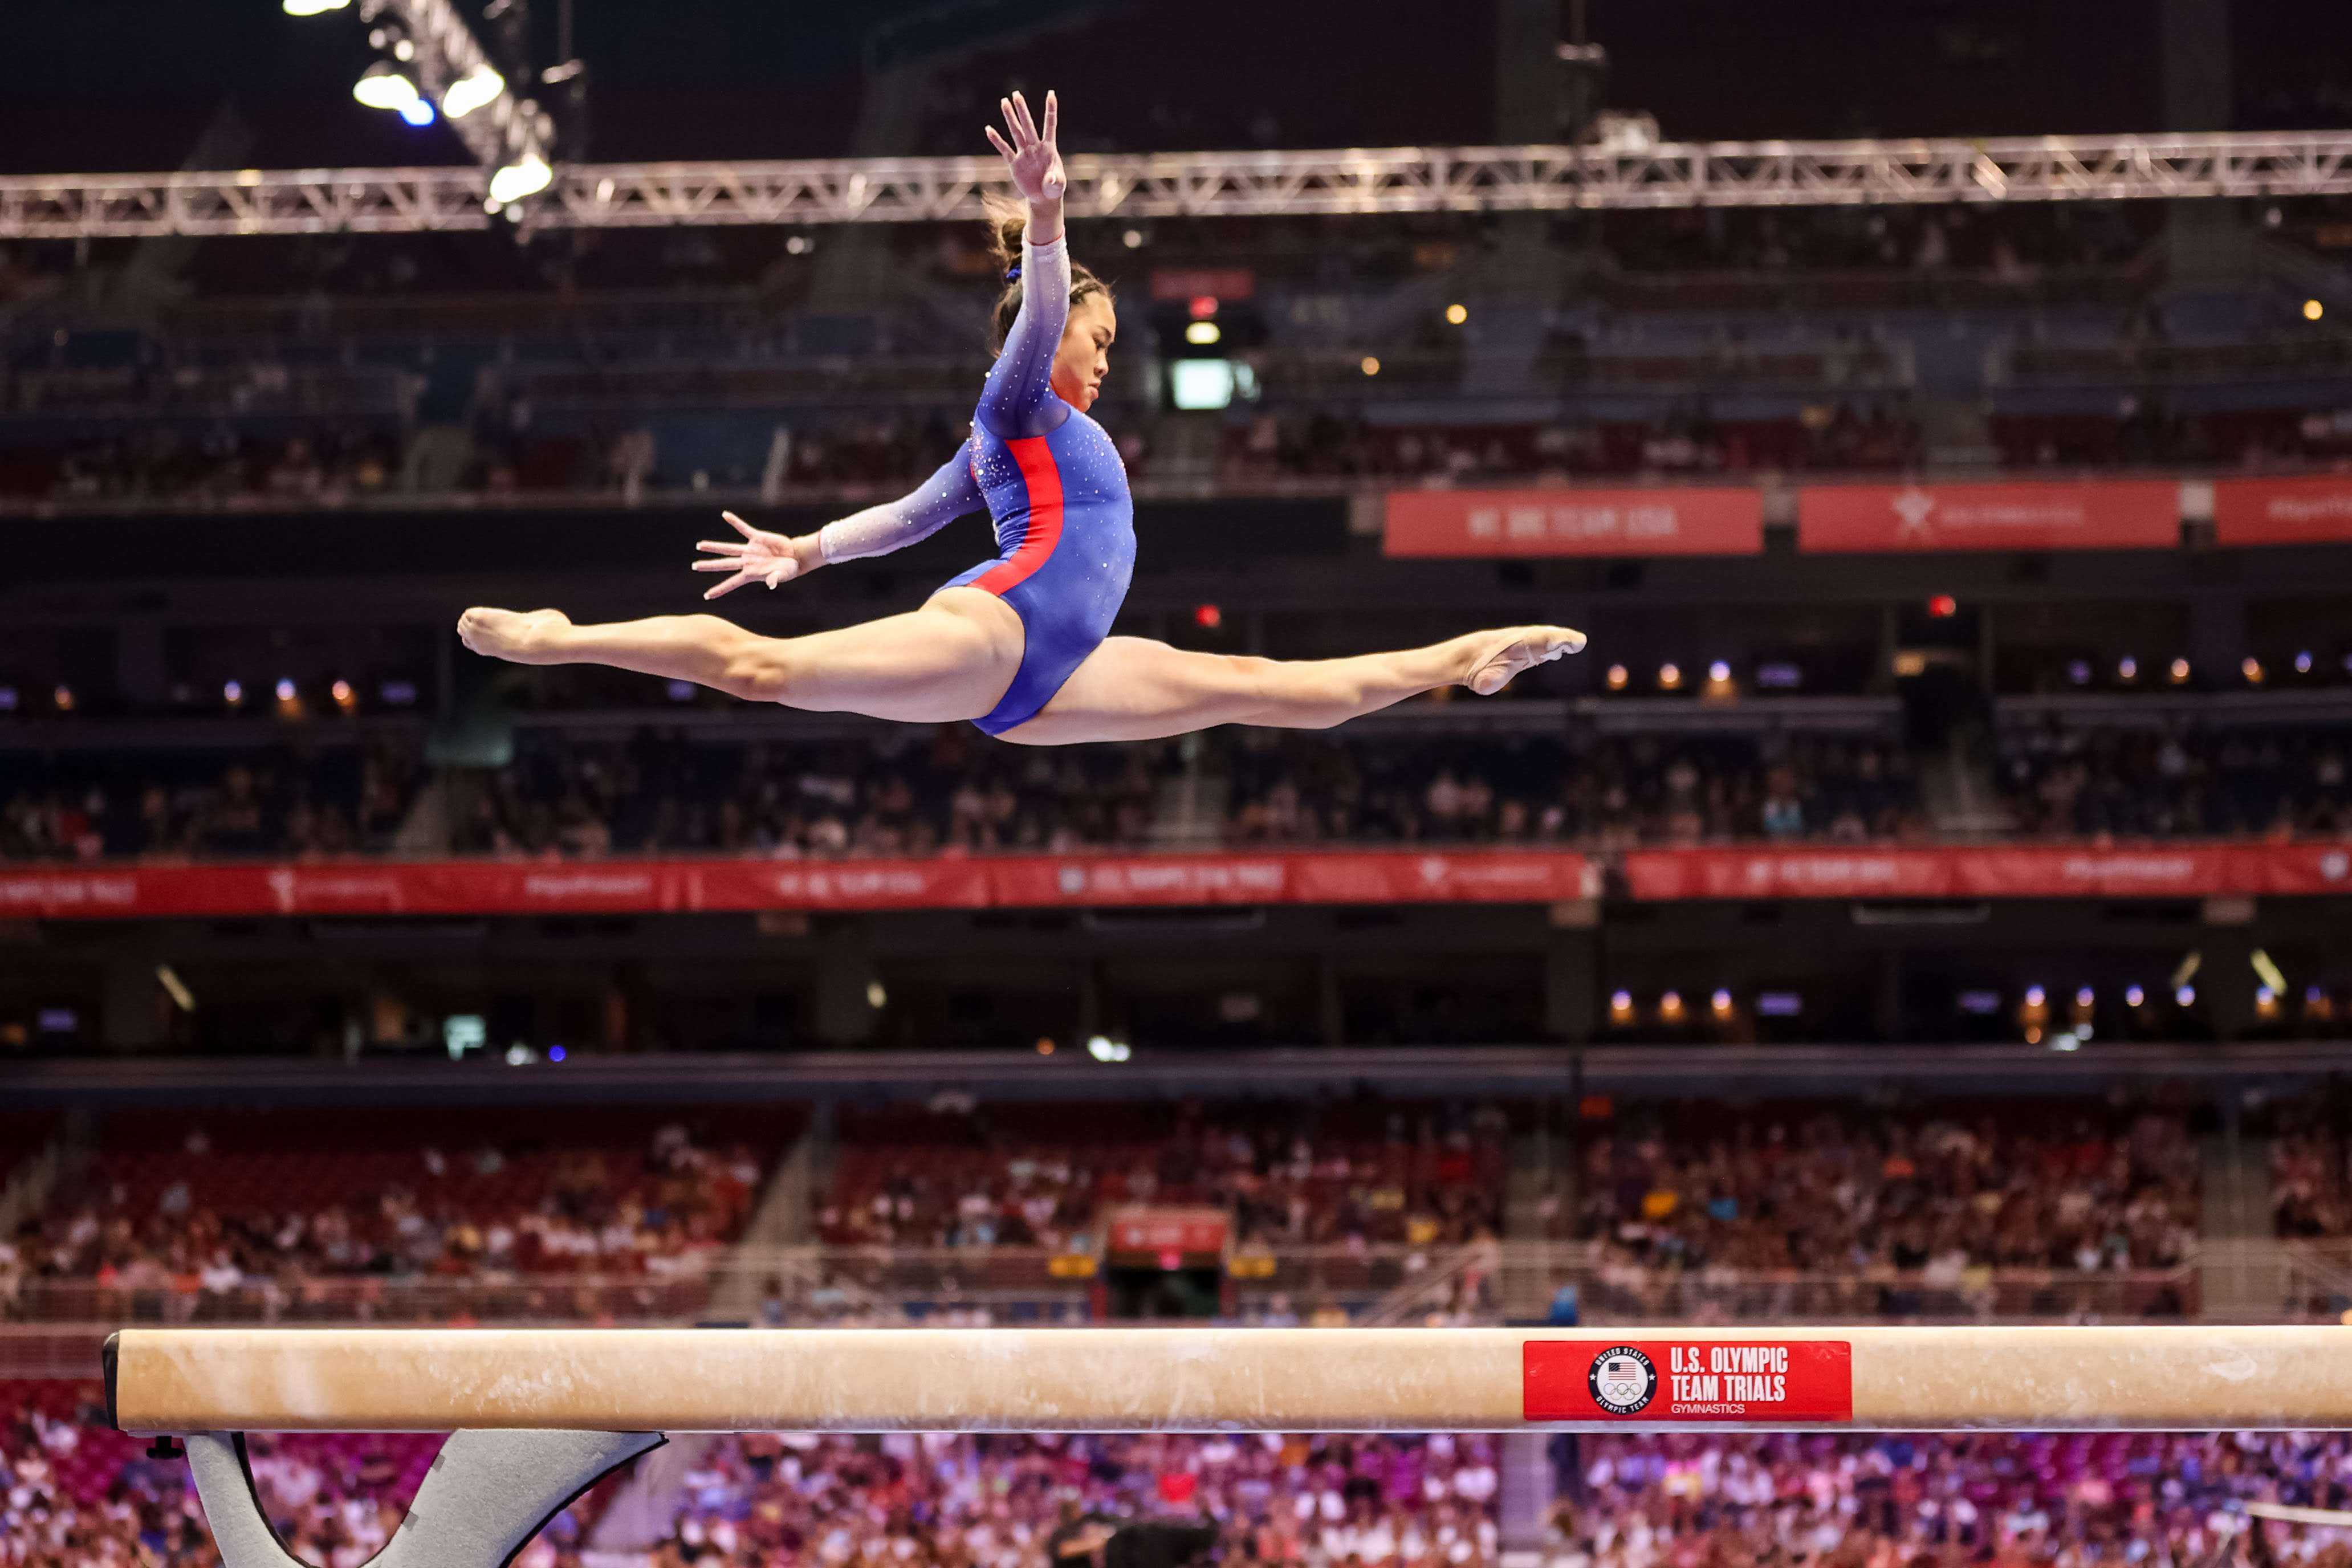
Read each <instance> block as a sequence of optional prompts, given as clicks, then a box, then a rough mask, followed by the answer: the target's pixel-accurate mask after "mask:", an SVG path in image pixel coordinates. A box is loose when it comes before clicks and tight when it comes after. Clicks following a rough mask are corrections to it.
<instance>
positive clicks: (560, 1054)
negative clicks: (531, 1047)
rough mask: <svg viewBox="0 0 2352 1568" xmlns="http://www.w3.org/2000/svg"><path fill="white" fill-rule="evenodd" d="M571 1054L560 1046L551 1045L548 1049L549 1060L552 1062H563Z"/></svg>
mask: <svg viewBox="0 0 2352 1568" xmlns="http://www.w3.org/2000/svg"><path fill="white" fill-rule="evenodd" d="M569 1054H570V1052H568V1051H565V1050H564V1049H563V1048H562V1046H560V1045H551V1046H549V1047H548V1048H547V1060H548V1061H562V1060H563V1059H564V1057H565V1056H567V1055H569Z"/></svg>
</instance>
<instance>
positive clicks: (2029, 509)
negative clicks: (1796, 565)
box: [1797, 479, 2180, 550]
mask: <svg viewBox="0 0 2352 1568" xmlns="http://www.w3.org/2000/svg"><path fill="white" fill-rule="evenodd" d="M2179 542H2180V486H2179V485H2178V484H2176V483H2174V482H2173V481H2171V480H2168V479H2166V480H2139V479H2084V480H2074V481H2070V480H2059V481H2054V482H2045V483H2035V484H1983V485H1976V484H1969V485H1808V486H1805V487H1804V488H1803V489H1802V490H1801V491H1799V492H1798V496H1797V545H1798V548H1799V549H1809V550H1963V549H2021V550H2044V549H2170V548H2171V547H2173V546H2175V545H2178V544H2179Z"/></svg>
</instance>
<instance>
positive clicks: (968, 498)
mask: <svg viewBox="0 0 2352 1568" xmlns="http://www.w3.org/2000/svg"><path fill="white" fill-rule="evenodd" d="M1069 316H1070V247H1069V243H1068V241H1067V240H1066V238H1057V239H1055V241H1054V243H1053V244H1051V245H1045V246H1035V245H1030V244H1027V243H1026V242H1024V244H1023V245H1022V247H1021V310H1020V314H1018V315H1017V316H1015V317H1014V318H1013V329H1012V330H1011V331H1009V332H1007V333H1006V334H1005V335H1004V348H1003V351H1002V352H1001V353H999V354H998V355H997V356H996V363H995V364H994V365H993V366H992V367H991V368H990V370H989V372H988V382H987V384H986V385H985V386H983V387H982V389H981V393H980V406H979V407H978V408H977V409H976V410H974V411H973V414H974V419H975V422H976V423H981V424H984V425H986V426H987V427H988V429H989V430H990V431H991V432H992V433H993V434H996V435H999V436H1002V437H1004V438H1007V439H1012V438H1016V437H1024V436H1036V435H1045V434H1049V433H1050V432H1052V431H1054V430H1055V429H1057V428H1059V427H1060V425H1061V424H1062V422H1063V421H1065V420H1066V419H1068V418H1069V417H1070V415H1071V413H1073V412H1074V411H1073V410H1072V409H1071V407H1070V405H1069V404H1068V403H1066V402H1063V401H1062V400H1061V399H1060V398H1058V397H1055V395H1054V385H1053V372H1054V353H1055V350H1056V349H1058V348H1060V347H1061V342H1062V329H1063V327H1064V326H1065V325H1066V324H1067V322H1068V320H1069ZM985 499H986V497H983V496H982V494H981V493H980V485H979V483H978V482H977V481H976V480H974V479H973V477H972V451H971V442H969V441H967V442H965V443H964V444H962V445H961V446H960V447H958V448H957V449H956V455H954V456H953V457H950V459H948V461H947V462H946V463H944V464H942V465H940V470H939V472H938V473H936V474H933V475H932V476H930V477H929V479H927V480H925V481H924V482H923V484H922V486H921V487H920V488H919V489H917V490H916V491H914V492H913V493H912V494H911V495H908V496H903V497H899V498H898V500H895V501H885V502H883V503H882V504H881V505H879V506H876V507H866V509H865V510H864V511H862V512H853V513H851V514H850V515H849V516H848V517H844V518H842V519H841V520H840V521H838V522H833V523H827V524H826V525H825V526H824V528H823V529H822V530H821V531H820V532H819V533H818V535H817V542H818V546H819V548H820V549H823V550H824V559H826V560H827V561H837V560H860V559H865V558H866V557H867V556H877V555H887V554H888V553H889V552H890V551H892V550H896V549H906V548H907V547H908V545H911V544H917V543H919V542H921V541H922V540H924V539H927V538H930V537H931V536H932V535H933V534H935V533H937V532H939V531H940V529H941V528H945V527H946V526H947V525H948V524H950V523H951V522H953V521H954V520H955V519H956V518H958V517H962V516H963V515H964V514H965V513H966V512H976V511H978V510H980V508H981V507H982V504H983V503H984V501H985Z"/></svg>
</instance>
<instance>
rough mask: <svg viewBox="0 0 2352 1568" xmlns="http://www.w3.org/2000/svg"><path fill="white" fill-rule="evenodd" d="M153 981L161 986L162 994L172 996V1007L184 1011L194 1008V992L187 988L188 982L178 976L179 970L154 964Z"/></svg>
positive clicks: (192, 1010) (190, 1010)
mask: <svg viewBox="0 0 2352 1568" xmlns="http://www.w3.org/2000/svg"><path fill="white" fill-rule="evenodd" d="M155 983H156V984H157V985H159V986H161V987H163V994H164V995H165V996H167V997H170V998H172V1005H173V1007H175V1008H177V1009H180V1010H181V1011H182V1012H184V1013H192V1012H194V1011H195V1010H196V996H195V993H194V991H191V990H189V989H188V983H187V982H186V981H185V980H183V979H182V978H180V972H179V971H178V970H177V969H174V968H173V967H172V966H171V965H169V964H158V965H156V966H155Z"/></svg>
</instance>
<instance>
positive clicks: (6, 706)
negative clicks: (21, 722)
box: [0, 686, 16, 713]
mask: <svg viewBox="0 0 2352 1568" xmlns="http://www.w3.org/2000/svg"><path fill="white" fill-rule="evenodd" d="M15 712H16V687H14V686H0V713H15Z"/></svg>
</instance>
